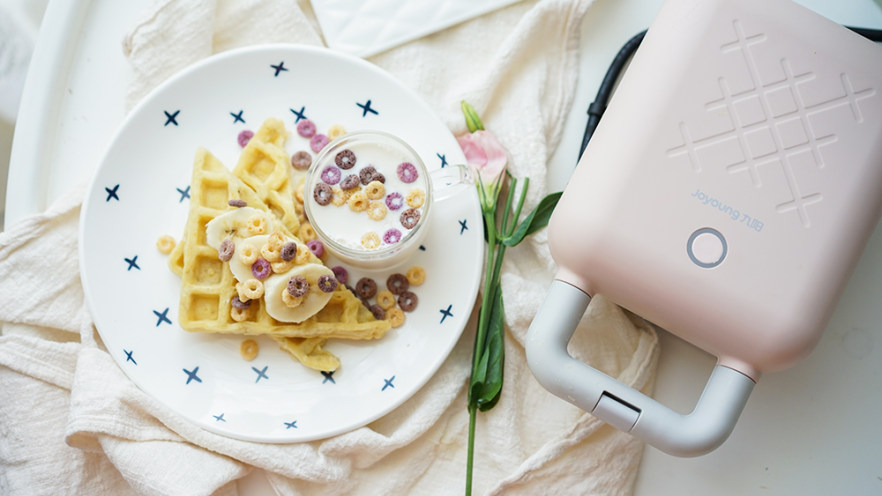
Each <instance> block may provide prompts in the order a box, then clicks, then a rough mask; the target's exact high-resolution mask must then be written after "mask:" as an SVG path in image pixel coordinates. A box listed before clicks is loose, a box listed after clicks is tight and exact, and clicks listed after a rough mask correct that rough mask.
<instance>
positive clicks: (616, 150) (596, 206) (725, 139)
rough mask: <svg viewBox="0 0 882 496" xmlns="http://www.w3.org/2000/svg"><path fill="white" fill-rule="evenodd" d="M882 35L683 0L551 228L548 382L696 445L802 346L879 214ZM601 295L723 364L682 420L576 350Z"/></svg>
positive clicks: (621, 96) (775, 5) (534, 332)
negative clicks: (554, 267)
mask: <svg viewBox="0 0 882 496" xmlns="http://www.w3.org/2000/svg"><path fill="white" fill-rule="evenodd" d="M880 90H882V47H879V46H876V45H875V44H874V43H872V42H870V41H868V40H865V39H863V38H861V37H860V36H858V35H856V34H854V33H852V32H850V31H848V30H847V29H845V28H843V27H841V26H839V25H837V24H835V23H833V22H831V21H829V20H827V19H825V18H823V17H821V16H819V15H816V14H815V13H813V12H811V11H809V10H807V9H805V8H803V7H801V6H799V5H796V4H793V3H791V2H790V1H788V0H669V1H667V2H666V3H665V4H664V6H663V7H662V9H661V11H660V13H659V14H658V17H657V18H656V20H655V21H654V23H653V25H652V26H651V28H650V29H649V31H648V33H647V35H646V37H645V39H644V40H643V43H642V44H641V46H640V48H639V49H638V51H637V53H636V54H635V56H634V59H633V61H632V63H631V65H630V67H629V68H628V71H627V72H626V74H625V76H624V77H623V79H622V81H621V82H620V84H619V87H618V89H617V90H616V93H615V95H614V96H613V98H612V100H611V102H610V105H609V107H608V110H607V111H606V113H605V114H604V117H603V119H602V120H601V122H600V125H599V126H598V128H597V130H596V132H595V133H594V136H593V138H592V140H591V142H590V143H589V145H588V147H587V148H586V150H585V153H584V155H583V156H582V158H581V160H580V162H579V165H578V167H577V168H576V171H575V172H574V174H573V177H572V179H571V180H570V182H569V184H568V185H567V188H566V190H565V192H564V195H563V197H562V198H561V200H560V202H559V204H558V206H557V208H556V210H555V212H554V215H553V217H552V219H551V223H550V225H549V245H550V249H551V253H552V255H553V257H554V259H555V261H556V263H557V264H558V266H559V267H560V270H559V272H558V274H557V276H556V278H555V281H554V282H553V283H552V284H551V287H550V289H549V294H548V297H547V299H546V301H545V302H544V303H543V305H542V307H541V308H540V310H539V312H538V313H537V314H536V317H535V319H534V321H533V323H532V325H531V327H530V330H529V333H528V335H527V345H526V348H527V359H528V363H529V366H530V368H531V369H532V371H533V373H534V375H535V376H536V378H537V379H538V380H539V382H540V383H541V384H542V385H543V386H545V387H546V388H547V389H549V390H550V391H552V392H553V393H554V394H556V395H558V396H560V397H561V398H563V399H565V400H567V401H570V402H572V403H574V404H575V405H577V406H579V407H581V408H583V409H585V410H587V411H590V412H593V413H594V414H595V415H597V416H598V417H600V418H601V419H603V420H604V421H606V422H608V423H610V424H612V425H613V426H615V427H617V428H619V429H621V430H623V431H626V432H630V433H631V434H633V435H634V436H637V437H639V438H641V439H643V440H645V441H647V442H648V443H649V444H651V445H654V446H656V447H658V448H660V449H662V450H664V451H666V452H669V453H671V454H675V455H680V456H694V455H699V454H702V453H706V452H708V451H711V450H713V449H714V448H716V447H717V446H719V445H720V444H721V443H722V442H723V441H724V440H725V439H726V438H727V437H728V435H729V433H730V432H731V431H732V428H733V427H734V425H735V422H736V421H737V419H738V417H739V415H740V414H741V411H742V409H743V407H744V405H745V403H746V401H747V398H748V396H749V395H750V392H751V391H752V388H753V386H754V384H755V382H756V381H757V380H758V379H759V378H760V376H761V374H763V373H767V372H774V371H777V370H781V369H782V368H785V367H788V366H790V365H792V364H793V363H794V362H796V361H798V360H799V359H801V358H803V357H804V356H806V355H807V354H808V353H809V352H810V351H811V350H812V348H813V347H814V346H815V344H816V343H817V341H818V339H819V337H820V334H821V332H822V331H823V329H824V328H825V327H826V325H827V322H828V320H829V317H830V315H831V313H832V311H833V309H834V307H835V304H836V302H837V300H838V298H839V295H840V293H841V290H842V288H843V287H844V285H845V283H846V282H847V280H848V278H849V276H850V274H851V271H852V270H853V268H854V266H855V264H856V263H857V260H858V258H859V257H860V254H861V251H862V250H863V247H864V246H865V244H866V241H867V239H868V237H869V235H870V234H871V233H872V231H873V229H874V228H875V227H876V225H877V223H878V222H879V219H880V213H882V91H880ZM595 294H603V295H604V296H605V297H607V298H608V299H610V300H611V301H613V302H615V303H617V304H619V305H621V306H622V307H625V308H627V309H629V310H631V311H633V312H635V313H636V314H638V315H641V316H643V317H644V318H646V319H647V320H650V321H652V322H654V323H655V324H657V325H659V326H661V327H663V328H665V329H667V330H668V331H670V332H672V333H674V334H676V335H678V336H680V337H681V338H683V339H685V340H686V341H689V342H691V343H693V344H695V345H696V346H698V347H700V348H702V349H704V350H706V351H708V352H710V353H712V354H713V355H715V356H717V357H718V363H717V365H716V367H715V368H714V371H713V372H712V374H711V376H710V378H709V379H708V383H707V385H706V387H705V390H704V392H703V393H702V395H701V398H700V399H699V401H698V403H697V405H696V406H695V409H694V410H693V411H692V412H691V413H689V414H686V415H683V414H680V413H677V412H675V411H673V410H671V409H670V408H668V407H666V406H664V405H662V404H660V403H658V402H656V401H655V400H653V399H651V398H649V397H647V396H645V395H643V394H642V393H640V392H638V391H636V390H634V389H632V388H629V387H627V386H625V385H624V384H622V383H620V382H617V381H616V380H614V379H612V378H610V377H609V376H607V375H605V374H603V373H602V372H600V371H598V370H596V369H594V368H592V367H590V366H589V365H587V364H583V363H581V362H579V361H577V360H575V359H574V358H572V357H571V356H570V355H568V354H567V351H566V347H567V343H568V342H569V340H570V338H571V337H572V335H573V332H574V329H575V327H576V325H577V324H578V322H579V319H580V318H581V317H582V315H583V313H584V311H585V309H586V307H587V305H588V303H589V301H590V298H591V296H593V295H595Z"/></svg>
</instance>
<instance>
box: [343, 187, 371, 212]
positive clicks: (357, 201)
mask: <svg viewBox="0 0 882 496" xmlns="http://www.w3.org/2000/svg"><path fill="white" fill-rule="evenodd" d="M346 203H348V204H349V208H351V209H352V211H353V212H364V211H365V210H367V208H368V205H369V203H370V202H369V201H368V197H367V195H366V194H365V193H364V191H356V192H355V193H352V196H350V197H349V201H347V202H346Z"/></svg>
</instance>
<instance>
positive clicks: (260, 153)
mask: <svg viewBox="0 0 882 496" xmlns="http://www.w3.org/2000/svg"><path fill="white" fill-rule="evenodd" d="M287 137H288V131H287V130H286V129H285V124H284V123H283V122H282V121H280V120H279V119H274V118H270V119H267V120H266V121H264V123H263V124H262V125H261V126H260V129H258V130H257V132H256V133H255V134H254V136H253V137H252V138H251V141H249V142H248V144H247V145H246V146H245V148H244V149H243V150H242V154H241V155H240V156H239V162H238V163H237V164H236V167H235V168H234V169H233V174H235V176H236V177H238V178H239V179H241V180H242V182H244V183H245V184H247V185H248V186H250V187H251V189H253V190H254V191H255V192H257V197H258V198H260V199H261V200H262V201H263V203H265V204H266V205H267V206H268V207H269V210H270V212H272V213H273V215H275V216H276V217H277V218H278V219H280V220H281V221H282V224H284V225H285V227H287V228H288V230H289V231H290V232H292V233H295V234H296V233H297V232H299V230H300V220H299V218H298V216H297V210H296V208H295V200H294V184H293V177H292V172H291V171H292V167H291V159H290V158H289V157H288V153H287V152H286V151H285V140H286V139H287Z"/></svg>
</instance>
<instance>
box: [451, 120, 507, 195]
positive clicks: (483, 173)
mask: <svg viewBox="0 0 882 496" xmlns="http://www.w3.org/2000/svg"><path fill="white" fill-rule="evenodd" d="M456 141H457V142H458V143H459V146H460V148H462V151H463V153H464V154H465V157H466V162H467V163H468V166H469V169H471V170H472V173H473V174H474V175H475V177H476V178H477V181H478V184H479V189H480V191H481V193H482V198H481V203H482V204H487V205H490V204H495V203H496V197H497V195H498V193H499V183H500V179H501V177H502V174H503V172H504V171H505V166H506V163H507V162H508V154H507V153H506V151H505V148H503V147H502V144H501V143H499V140H498V139H497V138H496V136H495V135H494V134H493V133H491V132H490V131H484V130H478V131H475V132H473V133H469V134H463V135H461V136H459V137H457V138H456Z"/></svg>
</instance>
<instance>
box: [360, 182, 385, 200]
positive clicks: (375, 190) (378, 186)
mask: <svg viewBox="0 0 882 496" xmlns="http://www.w3.org/2000/svg"><path fill="white" fill-rule="evenodd" d="M364 194H366V195H367V197H368V198H370V199H371V200H380V199H382V198H383V197H385V196H386V186H385V185H383V183H381V182H380V181H371V182H369V183H367V186H365V187H364Z"/></svg>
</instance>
